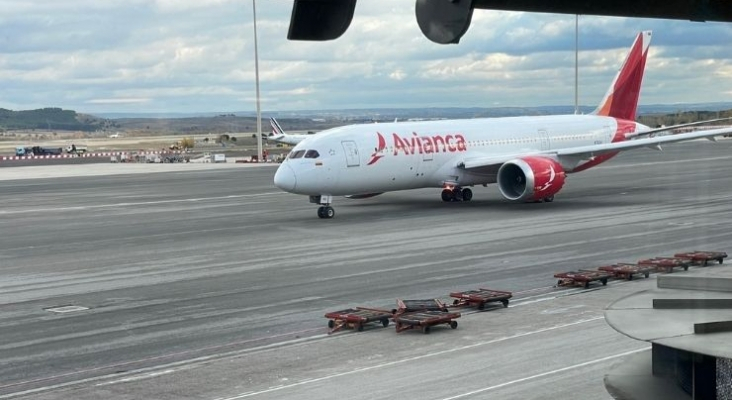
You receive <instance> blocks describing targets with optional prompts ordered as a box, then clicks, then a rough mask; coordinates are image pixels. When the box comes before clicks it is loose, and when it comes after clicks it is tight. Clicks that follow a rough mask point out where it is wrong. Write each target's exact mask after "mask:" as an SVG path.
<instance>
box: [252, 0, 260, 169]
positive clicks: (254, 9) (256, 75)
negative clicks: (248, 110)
mask: <svg viewBox="0 0 732 400" xmlns="http://www.w3.org/2000/svg"><path fill="white" fill-rule="evenodd" d="M252 14H253V17H254V80H255V81H256V87H257V162H262V111H261V109H260V106H259V52H258V50H257V1H256V0H252Z"/></svg>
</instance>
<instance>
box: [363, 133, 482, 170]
mask: <svg viewBox="0 0 732 400" xmlns="http://www.w3.org/2000/svg"><path fill="white" fill-rule="evenodd" d="M376 135H378V143H379V146H378V147H377V149H376V152H375V153H374V154H373V155H372V159H371V160H372V161H371V162H369V165H371V164H373V163H374V162H376V161H377V160H378V159H379V158H381V157H379V156H378V154H379V153H381V152H383V151H384V150H385V149H386V140H385V139H384V136H382V135H381V133H379V132H376ZM391 135H392V143H393V145H392V146H391V147H392V148H393V154H394V155H395V156H398V155H399V154H400V153H403V154H404V155H413V154H431V153H460V152H463V151H466V150H468V147H467V145H466V142H465V136H463V135H462V134H460V133H455V134H447V135H440V134H437V135H432V136H430V135H419V134H418V133H417V132H412V136H407V137H402V136H399V135H397V134H396V133H392V134H391Z"/></svg>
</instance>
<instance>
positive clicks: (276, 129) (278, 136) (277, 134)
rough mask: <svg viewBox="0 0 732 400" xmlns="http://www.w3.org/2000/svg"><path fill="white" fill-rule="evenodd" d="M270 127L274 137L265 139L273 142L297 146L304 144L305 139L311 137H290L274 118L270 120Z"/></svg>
mask: <svg viewBox="0 0 732 400" xmlns="http://www.w3.org/2000/svg"><path fill="white" fill-rule="evenodd" d="M269 125H270V126H271V127H272V136H269V137H266V138H265V139H267V140H271V141H273V142H278V143H284V144H291V145H296V144H298V143H300V142H302V141H303V140H305V138H307V137H308V136H309V135H290V134H287V133H285V131H284V130H283V129H282V127H280V124H279V123H278V122H277V120H276V119H274V118H270V119H269Z"/></svg>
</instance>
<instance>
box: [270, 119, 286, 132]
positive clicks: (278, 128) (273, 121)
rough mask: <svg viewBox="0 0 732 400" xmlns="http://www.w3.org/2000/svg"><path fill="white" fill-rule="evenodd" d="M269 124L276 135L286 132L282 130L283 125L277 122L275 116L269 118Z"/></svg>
mask: <svg viewBox="0 0 732 400" xmlns="http://www.w3.org/2000/svg"><path fill="white" fill-rule="evenodd" d="M269 125H270V126H271V127H272V133H273V134H274V135H275V136H280V135H284V134H285V131H283V130H282V127H281V126H280V124H279V122H277V120H276V119H274V117H272V118H270V119H269Z"/></svg>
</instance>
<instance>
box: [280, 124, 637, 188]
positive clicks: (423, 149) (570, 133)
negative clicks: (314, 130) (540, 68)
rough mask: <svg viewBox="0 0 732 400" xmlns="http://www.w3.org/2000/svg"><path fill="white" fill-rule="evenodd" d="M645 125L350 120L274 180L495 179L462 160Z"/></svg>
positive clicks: (379, 183) (377, 183)
mask: <svg viewBox="0 0 732 400" xmlns="http://www.w3.org/2000/svg"><path fill="white" fill-rule="evenodd" d="M646 129H649V128H648V127H646V126H643V125H640V124H637V123H635V122H632V121H624V120H619V119H616V118H611V117H604V116H596V115H561V116H543V117H509V118H480V119H467V120H443V121H422V122H399V123H384V124H365V125H350V126H344V127H340V128H335V129H331V130H328V131H323V132H321V133H319V134H318V135H315V136H312V137H309V138H307V139H305V140H303V141H302V142H301V143H299V144H298V145H297V146H295V148H294V149H293V150H292V152H291V153H290V156H288V158H287V159H286V160H285V162H284V163H283V165H282V166H280V168H279V170H278V172H277V175H276V176H275V181H276V182H278V183H277V184H278V186H280V187H281V188H283V189H285V190H287V191H289V192H292V193H298V194H304V195H324V194H327V195H332V196H343V195H356V194H365V193H377V192H388V191H395V190H406V189H415V188H423V187H444V186H446V185H459V186H470V185H478V184H490V183H495V182H496V172H497V169H494V170H491V169H489V168H488V169H484V170H466V169H464V168H461V163H463V162H465V161H466V160H470V159H471V158H475V157H490V156H497V157H498V156H504V157H505V155H507V154H509V155H510V154H515V155H516V156H517V157H520V156H526V155H532V154H550V152H551V150H552V149H555V148H562V149H566V148H571V147H579V146H589V145H599V144H605V143H610V142H617V141H620V140H623V139H624V135H625V134H626V133H630V132H634V131H635V132H637V131H642V130H646ZM309 151H315V152H317V157H314V154H315V153H312V152H311V154H310V157H308V156H307V153H308V152H309ZM298 152H302V153H298ZM298 154H299V155H300V156H299V157H298V156H297V155H298ZM293 155H294V157H293ZM609 158H610V157H603V158H602V159H590V160H579V159H578V160H576V163H574V164H573V165H563V167H564V170H565V171H566V172H573V171H578V170H583V169H586V168H588V167H591V166H594V165H596V164H598V163H599V162H602V161H605V160H607V159H609ZM288 183H289V184H288Z"/></svg>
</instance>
